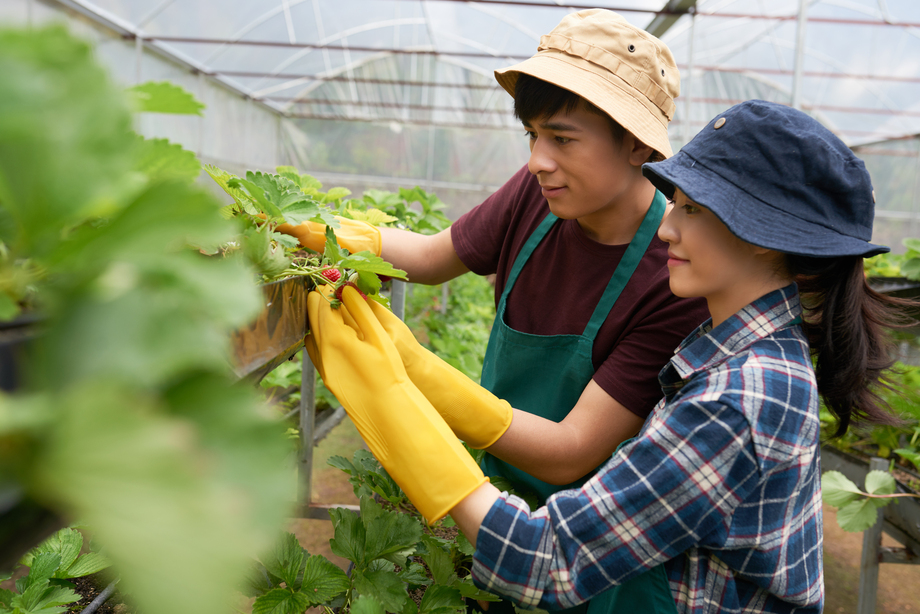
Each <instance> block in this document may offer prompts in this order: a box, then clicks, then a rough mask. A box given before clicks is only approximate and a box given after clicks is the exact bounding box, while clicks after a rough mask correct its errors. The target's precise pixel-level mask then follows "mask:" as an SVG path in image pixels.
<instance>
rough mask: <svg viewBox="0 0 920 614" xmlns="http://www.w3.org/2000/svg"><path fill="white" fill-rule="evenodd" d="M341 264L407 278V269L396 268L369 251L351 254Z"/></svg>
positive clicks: (363, 270) (396, 277)
mask: <svg viewBox="0 0 920 614" xmlns="http://www.w3.org/2000/svg"><path fill="white" fill-rule="evenodd" d="M327 245H328V242H327ZM339 266H341V267H342V268H345V269H352V270H354V271H357V272H359V273H374V274H376V275H386V276H388V277H393V278H394V279H407V278H406V272H405V271H403V270H402V269H397V268H395V267H394V266H393V265H392V264H390V263H389V262H387V261H386V260H384V259H383V258H381V257H380V256H376V255H374V254H373V253H371V252H369V251H362V252H357V253H355V254H350V255H349V256H347V257H345V258H343V259H342V260H341V262H340V263H339Z"/></svg>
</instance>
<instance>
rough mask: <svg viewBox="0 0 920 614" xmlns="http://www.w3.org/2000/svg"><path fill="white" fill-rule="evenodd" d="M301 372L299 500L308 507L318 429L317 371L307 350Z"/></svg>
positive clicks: (302, 361)
mask: <svg viewBox="0 0 920 614" xmlns="http://www.w3.org/2000/svg"><path fill="white" fill-rule="evenodd" d="M301 353H302V354H303V358H302V360H301V365H302V368H301V372H300V466H299V467H298V469H299V473H300V476H299V477H300V479H299V480H298V483H299V484H300V492H299V493H298V495H299V496H298V501H299V502H300V505H301V506H302V509H307V508H308V507H309V506H310V503H311V501H312V500H313V445H314V442H313V438H314V431H315V430H316V374H315V373H316V372H315V371H314V368H313V361H311V360H310V355H309V354H307V351H306V350H303V351H302V352H301Z"/></svg>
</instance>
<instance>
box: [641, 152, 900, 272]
mask: <svg viewBox="0 0 920 614" xmlns="http://www.w3.org/2000/svg"><path fill="white" fill-rule="evenodd" d="M642 173H643V174H644V175H645V176H646V177H647V178H648V180H649V181H651V182H652V184H653V185H654V186H655V187H656V188H658V189H659V190H661V192H662V193H663V194H664V195H665V196H667V197H668V198H673V196H674V188H679V189H680V191H681V192H683V193H684V194H686V195H687V198H689V199H690V200H692V201H693V202H694V203H696V204H698V205H702V206H703V207H706V208H707V209H709V210H710V211H712V212H713V213H714V214H715V215H716V217H718V218H719V220H720V221H721V222H722V223H723V224H725V226H727V227H728V229H729V230H730V231H731V232H732V233H733V234H734V235H735V236H737V237H738V238H739V239H741V240H743V241H746V242H748V243H751V244H753V245H757V246H759V247H765V248H767V249H772V250H776V251H779V252H783V253H787V254H794V255H800V256H814V257H817V258H831V257H835V256H862V257H864V258H868V257H870V256H875V255H877V254H883V253H885V252H888V251H891V250H890V248H888V247H885V246H884V245H875V244H873V243H869V242H868V241H863V240H862V239H858V238H855V237H851V236H848V235H843V234H840V233H839V232H837V231H835V230H834V229H832V228H828V227H826V226H821V225H819V224H814V223H812V222H809V221H807V220H803V219H802V218H799V217H795V216H794V215H791V214H790V213H787V212H785V211H780V210H779V209H777V208H775V207H773V206H771V205H770V203H768V202H765V201H762V200H760V199H758V198H757V197H756V196H754V195H752V194H750V193H748V192H747V191H745V190H743V189H742V188H740V187H738V186H736V185H735V184H733V183H731V182H730V181H728V180H726V179H724V178H723V177H721V176H720V175H719V174H717V173H715V172H713V171H711V170H710V169H708V168H706V167H705V166H703V165H702V164H700V163H699V161H697V160H695V159H694V158H692V157H691V156H689V155H687V154H686V153H685V152H683V151H678V152H677V154H676V155H674V156H673V157H671V158H669V159H667V160H664V161H663V162H651V163H646V164H644V165H643V166H642ZM746 203H750V204H751V205H752V206H750V207H747V206H745V204H746Z"/></svg>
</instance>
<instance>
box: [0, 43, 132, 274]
mask: <svg viewBox="0 0 920 614" xmlns="http://www.w3.org/2000/svg"><path fill="white" fill-rule="evenodd" d="M0 75H3V78H2V79H0V203H3V208H4V209H5V211H6V212H7V213H9V220H8V221H9V222H10V226H9V227H8V228H5V229H4V237H3V240H4V242H6V243H7V245H8V246H9V247H10V249H11V250H12V251H13V254H14V255H15V256H16V257H19V256H20V255H28V256H32V257H38V256H41V255H43V254H45V253H47V252H48V251H50V250H52V249H54V247H55V246H56V245H57V244H58V243H59V241H60V240H61V236H62V233H63V232H64V231H65V229H68V228H70V227H72V226H73V225H75V224H78V223H81V222H83V221H84V220H86V219H87V218H89V217H92V216H96V215H99V214H100V212H103V211H105V212H107V213H111V212H112V211H114V210H116V209H117V208H118V207H119V206H120V203H118V202H117V201H115V200H114V199H115V197H116V196H117V195H118V194H120V193H121V192H122V190H123V189H124V188H125V186H126V185H127V184H128V183H130V170H131V167H132V165H133V160H132V157H131V148H132V144H133V143H134V141H135V139H136V136H135V133H134V131H133V120H132V117H131V114H130V112H129V108H128V104H127V100H126V97H125V96H124V94H123V92H122V90H121V88H120V87H117V86H116V85H115V84H114V82H113V81H112V80H111V79H110V78H109V76H108V75H107V74H106V72H105V71H104V70H103V68H102V67H101V65H99V64H97V63H96V61H95V58H94V52H93V50H92V48H91V47H90V45H89V44H88V43H86V42H84V41H81V40H78V39H77V38H75V37H73V36H71V35H70V34H68V33H67V31H66V29H65V28H64V27H63V26H61V25H54V26H51V27H45V28H30V29H28V30H26V29H23V30H3V31H2V32H0Z"/></svg>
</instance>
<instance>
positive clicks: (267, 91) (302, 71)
mask: <svg viewBox="0 0 920 614" xmlns="http://www.w3.org/2000/svg"><path fill="white" fill-rule="evenodd" d="M589 6H590V7H603V8H608V9H611V10H614V11H617V12H619V13H620V14H621V15H623V17H625V18H626V19H627V20H629V21H630V22H631V23H634V24H636V25H638V26H640V27H643V28H645V29H646V30H648V31H649V32H651V33H653V34H655V35H657V36H659V37H661V39H662V40H663V41H664V42H665V43H667V44H668V46H669V47H670V48H671V50H672V51H673V53H674V55H675V58H676V60H677V65H678V67H679V69H680V71H681V77H682V83H681V90H682V91H681V96H680V97H679V98H678V99H677V100H676V104H677V110H676V114H675V118H674V120H673V121H672V123H671V127H670V138H671V141H672V146H673V148H674V149H675V151H676V150H677V149H679V148H680V146H681V145H682V144H683V143H686V142H687V141H688V140H689V139H690V138H691V137H692V136H693V135H694V134H695V133H696V132H697V131H698V130H699V129H700V128H701V127H702V126H704V125H705V124H706V122H707V121H708V120H709V119H711V118H712V117H714V116H715V115H716V114H718V113H719V112H720V111H722V110H724V109H726V108H728V107H729V106H731V105H732V104H735V103H737V102H739V101H742V100H746V99H750V98H761V99H765V100H772V101H777V102H781V103H785V104H790V105H793V106H796V107H799V108H802V109H803V110H805V111H806V112H808V113H810V114H812V115H814V116H815V117H816V118H818V119H819V120H820V121H821V122H823V123H824V124H825V125H827V126H828V127H829V128H830V129H831V130H832V131H834V132H835V133H836V134H837V135H839V136H840V137H841V138H842V139H843V140H844V142H846V143H847V144H848V145H850V146H851V147H852V148H854V149H855V150H856V151H857V152H858V154H859V155H860V156H861V157H862V158H863V159H864V160H865V161H866V163H867V165H868V166H869V169H870V171H871V173H872V176H873V178H874V184H875V188H876V194H877V203H878V204H877V222H876V229H875V235H876V237H875V239H876V241H879V242H882V243H888V244H891V245H892V246H893V247H894V250H895V251H896V252H897V251H901V250H902V249H903V248H902V247H901V246H900V241H901V239H903V238H905V237H910V236H915V235H917V233H918V232H920V228H918V217H920V139H918V138H917V135H918V133H920V103H918V101H920V95H918V94H920V76H918V75H920V70H918V66H917V63H918V61H920V60H918V58H920V6H918V5H917V3H915V2H910V1H909V0H780V1H777V2H769V3H767V2H763V1H762V0H614V1H612V2H608V1H604V2H598V3H595V4H592V5H587V4H581V3H563V2H551V1H549V0H515V1H499V0H476V1H459V0H342V1H339V2H331V1H327V0H272V1H270V2H265V1H256V0H233V1H232V2H221V3H215V2H211V1H206V0H185V1H180V0H6V1H5V2H4V3H3V6H2V7H0V21H3V22H4V23H8V24H40V23H45V22H48V21H53V20H61V19H64V20H66V21H68V22H69V23H71V24H72V26H73V27H74V28H76V29H78V31H79V32H80V33H81V34H83V35H85V36H87V37H89V38H90V39H92V40H94V41H95V43H96V45H97V49H98V54H99V55H100V57H101V58H103V60H104V61H105V62H106V63H107V64H108V65H109V66H110V67H111V69H112V71H113V73H114V74H115V75H116V77H117V78H118V79H120V80H121V81H123V82H124V83H125V84H128V85H130V84H133V83H141V82H144V81H151V80H170V81H173V82H175V83H177V84H179V85H182V86H183V87H185V88H187V89H188V90H189V91H191V92H193V93H194V94H195V95H196V96H198V97H199V99H200V100H201V101H202V102H203V103H204V104H205V105H206V107H207V110H206V111H205V114H204V117H202V118H187V117H179V118H177V117H169V116H150V117H144V118H143V119H142V123H141V125H140V126H139V130H140V131H141V132H142V133H144V134H146V135H148V136H160V137H166V138H169V139H170V140H172V141H174V142H178V143H180V144H182V145H183V146H185V147H186V148H188V149H190V150H192V151H194V152H196V153H197V154H198V155H199V156H200V158H201V159H202V161H204V162H206V163H213V164H216V165H219V166H221V167H222V168H226V169H228V170H230V171H231V172H240V171H243V170H245V169H271V168H274V167H275V166H277V165H279V164H286V165H292V166H295V167H297V168H298V169H300V170H301V171H302V172H308V173H310V174H311V175H313V176H315V177H316V178H318V179H319V180H321V181H322V182H324V183H325V184H327V185H330V186H331V185H335V186H343V187H346V188H349V189H351V190H352V191H354V192H359V193H360V191H362V190H363V189H366V188H368V187H375V188H381V189H393V188H394V187H395V186H411V185H419V186H422V187H423V188H425V189H427V190H430V191H434V192H436V193H437V194H438V195H439V196H440V197H441V199H442V200H443V201H444V202H446V203H447V204H448V205H449V206H450V209H449V216H450V217H452V218H456V217H457V216H459V215H460V214H462V213H463V212H464V211H466V210H468V209H469V208H471V207H473V206H475V205H476V204H478V203H479V202H481V201H482V200H483V199H484V198H485V197H486V196H488V194H490V193H491V192H492V191H494V190H495V189H496V188H497V187H498V186H500V185H501V184H502V183H503V182H504V180H505V179H506V178H507V177H509V176H510V175H511V174H512V173H513V172H514V171H515V170H517V169H518V168H520V167H521V166H522V165H523V164H524V163H525V162H526V159H527V147H526V143H525V142H523V137H522V134H523V133H522V131H521V129H520V127H519V125H518V122H517V121H516V120H515V119H514V117H513V114H512V111H511V98H510V97H509V96H508V95H507V93H505V92H504V90H502V89H501V88H500V87H499V86H498V85H497V83H496V82H495V80H494V78H493V74H492V73H493V71H494V70H495V69H498V68H501V67H503V66H507V65H510V64H512V63H514V62H517V61H520V60H521V59H524V58H526V57H529V56H530V55H531V54H533V53H534V52H535V51H536V46H537V42H538V40H539V37H540V35H541V34H543V33H545V32H548V31H549V30H550V29H551V28H552V27H553V26H555V25H556V24H557V23H558V22H559V20H560V19H561V18H562V17H563V16H564V15H566V14H567V13H569V12H572V11H575V10H580V9H584V8H589Z"/></svg>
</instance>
